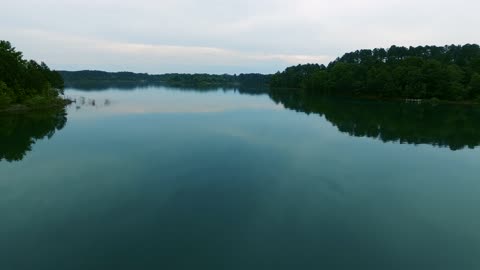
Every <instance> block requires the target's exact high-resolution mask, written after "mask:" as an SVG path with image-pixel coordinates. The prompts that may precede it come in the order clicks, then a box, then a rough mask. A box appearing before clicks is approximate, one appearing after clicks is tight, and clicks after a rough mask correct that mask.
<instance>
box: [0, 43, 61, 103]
mask: <svg viewBox="0 0 480 270" xmlns="http://www.w3.org/2000/svg"><path fill="white" fill-rule="evenodd" d="M60 94H63V79H62V77H61V76H60V74H59V73H58V72H56V71H52V70H50V68H49V67H48V66H47V65H46V64H45V63H40V64H38V63H37V62H35V61H33V60H24V59H23V56H22V53H21V52H17V51H16V50H15V48H14V47H13V46H12V45H11V44H10V42H8V41H0V105H2V104H3V105H7V104H9V103H24V102H25V101H26V100H29V99H31V98H32V97H35V96H45V97H49V98H52V97H58V95H60Z"/></svg>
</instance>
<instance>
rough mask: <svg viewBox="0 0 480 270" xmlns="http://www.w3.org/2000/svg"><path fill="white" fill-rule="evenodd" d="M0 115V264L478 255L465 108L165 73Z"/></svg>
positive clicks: (474, 111)
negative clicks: (251, 86)
mask: <svg viewBox="0 0 480 270" xmlns="http://www.w3.org/2000/svg"><path fill="white" fill-rule="evenodd" d="M66 95H67V96H69V97H72V98H75V99H76V100H77V103H76V104H73V105H72V106H70V107H69V108H67V110H66V112H64V113H59V112H50V113H42V114H36V115H34V116H32V115H17V116H1V117H0V139H1V140H0V159H1V161H0V269H6V270H10V269H13V270H17V269H463V270H469V269H472V270H473V269H480V256H479V254H480V230H479V228H480V212H479V210H478V209H479V207H480V196H479V195H480V177H479V175H480V166H479V161H480V150H479V148H478V146H479V145H480V123H479V121H478V119H480V118H479V117H480V109H479V108H476V107H468V106H446V105H437V106H432V105H418V104H404V103H395V102H373V101H358V100H357V101H355V100H341V99H325V98H319V97H311V96H308V95H305V94H302V93H294V94H292V93H290V92H272V93H264V94H259V93H258V91H248V90H243V91H234V90H211V91H207V90H198V89H197V90H195V89H173V88H167V87H146V88H131V89H118V88H113V89H106V90H97V91H95V90H90V91H83V90H79V89H67V91H66Z"/></svg>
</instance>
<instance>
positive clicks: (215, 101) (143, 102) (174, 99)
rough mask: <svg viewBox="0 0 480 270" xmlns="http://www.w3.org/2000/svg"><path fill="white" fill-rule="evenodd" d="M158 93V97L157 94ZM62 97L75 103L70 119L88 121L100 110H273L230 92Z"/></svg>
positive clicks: (70, 93)
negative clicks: (86, 119) (75, 118)
mask: <svg viewBox="0 0 480 270" xmlns="http://www.w3.org/2000/svg"><path fill="white" fill-rule="evenodd" d="M159 92H161V93H159ZM65 95H66V96H67V97H68V98H71V99H75V100H77V103H76V104H72V105H71V106H70V107H69V111H70V112H72V111H78V112H76V113H71V114H70V117H89V116H91V114H94V113H96V112H97V111H99V110H101V111H102V114H104V115H105V114H108V115H120V114H148V113H206V112H225V111H234V110H242V109H259V110H277V109H280V108H282V106H281V105H277V104H275V103H274V102H273V101H272V100H271V99H270V98H269V97H268V96H267V95H263V96H250V95H238V93H236V92H234V91H233V90H232V91H222V90H218V91H208V92H194V91H171V90H168V89H167V88H163V87H149V88H137V89H134V90H130V91H118V90H115V89H111V90H106V91H100V92H93V91H81V90H77V89H67V90H66V91H65Z"/></svg>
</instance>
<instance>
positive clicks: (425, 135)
mask: <svg viewBox="0 0 480 270" xmlns="http://www.w3.org/2000/svg"><path fill="white" fill-rule="evenodd" d="M270 97H271V98H272V100H274V101H275V102H277V103H281V104H282V105H283V106H284V107H285V108H288V109H291V110H295V111H297V112H304V113H307V114H310V113H314V114H318V115H320V116H324V117H325V118H326V119H327V120H328V121H329V122H331V123H332V124H333V125H334V126H336V127H337V128H338V130H339V131H341V132H344V133H348V134H349V135H351V136H356V137H369V138H376V139H380V140H381V141H383V142H400V143H406V144H430V145H434V146H439V147H449V148H450V149H451V150H460V149H463V148H466V147H468V148H474V147H476V146H478V145H480V122H479V121H478V119H480V107H478V106H467V105H432V104H415V103H403V102H393V101H392V102H385V101H366V100H352V99H332V98H326V97H318V96H313V95H311V94H308V93H305V92H303V91H285V90H274V91H271V93H270Z"/></svg>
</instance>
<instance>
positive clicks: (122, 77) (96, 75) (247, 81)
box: [60, 70, 270, 88]
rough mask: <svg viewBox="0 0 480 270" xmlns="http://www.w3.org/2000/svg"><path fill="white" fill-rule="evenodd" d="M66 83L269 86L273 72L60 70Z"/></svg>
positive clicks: (75, 84) (68, 84) (71, 84)
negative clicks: (184, 72)
mask: <svg viewBox="0 0 480 270" xmlns="http://www.w3.org/2000/svg"><path fill="white" fill-rule="evenodd" d="M60 74H61V75H62V77H63V79H64V80H65V83H66V85H67V86H77V85H95V84H105V83H109V82H114V83H116V84H119V83H124V84H131V83H136V84H163V85H168V86H177V87H200V88H202V87H220V86H240V85H241V86H268V85H269V83H270V75H263V74H240V75H228V74H222V75H215V74H180V73H170V74H160V75H150V74H147V73H132V72H105V71H95V70H84V71H60Z"/></svg>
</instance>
